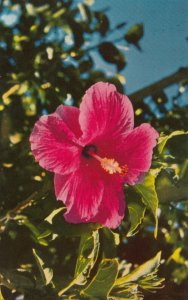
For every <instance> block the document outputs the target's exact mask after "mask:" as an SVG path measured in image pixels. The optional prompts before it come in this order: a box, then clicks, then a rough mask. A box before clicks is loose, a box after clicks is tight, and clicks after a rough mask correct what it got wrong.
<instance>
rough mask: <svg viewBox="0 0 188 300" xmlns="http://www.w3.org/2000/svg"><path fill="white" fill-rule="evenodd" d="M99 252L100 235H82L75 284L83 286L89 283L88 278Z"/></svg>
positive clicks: (94, 233)
mask: <svg viewBox="0 0 188 300" xmlns="http://www.w3.org/2000/svg"><path fill="white" fill-rule="evenodd" d="M98 252H99V233H98V231H97V230H96V231H94V232H93V234H92V235H91V234H87V235H82V237H81V241H80V247H79V253H78V259H77V262H76V269H75V276H74V277H75V279H74V281H75V283H76V284H79V285H82V284H85V283H86V282H87V277H88V276H89V273H90V271H91V269H92V268H93V266H94V264H95V262H96V259H97V256H98Z"/></svg>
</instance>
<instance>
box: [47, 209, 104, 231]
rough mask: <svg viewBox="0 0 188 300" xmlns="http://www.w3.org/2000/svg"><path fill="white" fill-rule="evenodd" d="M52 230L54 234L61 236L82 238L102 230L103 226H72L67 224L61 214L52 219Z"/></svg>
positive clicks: (93, 224) (83, 224) (91, 224)
mask: <svg viewBox="0 0 188 300" xmlns="http://www.w3.org/2000/svg"><path fill="white" fill-rule="evenodd" d="M52 226H53V227H52V228H53V230H54V233H56V234H58V235H59V236H81V235H82V234H87V233H90V234H92V232H93V231H95V230H97V229H99V228H101V225H99V224H95V223H88V224H85V223H82V224H70V223H67V222H66V221H65V220H64V218H63V216H62V215H61V214H56V215H55V216H54V217H53V219H52Z"/></svg>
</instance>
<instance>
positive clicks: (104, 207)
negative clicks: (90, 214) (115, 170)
mask: <svg viewBox="0 0 188 300" xmlns="http://www.w3.org/2000/svg"><path fill="white" fill-rule="evenodd" d="M124 214H125V197H124V192H123V185H122V182H120V181H119V180H117V179H116V178H113V180H112V178H111V179H110V180H109V182H108V181H106V183H105V188H104V193H103V198H102V202H101V205H100V207H99V212H98V214H97V215H96V217H95V218H94V219H93V220H92V222H97V223H99V224H102V225H104V226H106V227H109V228H117V227H118V226H119V225H120V224H121V221H122V219H123V218H124Z"/></svg>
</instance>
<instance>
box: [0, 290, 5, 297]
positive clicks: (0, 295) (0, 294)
mask: <svg viewBox="0 0 188 300" xmlns="http://www.w3.org/2000/svg"><path fill="white" fill-rule="evenodd" d="M0 300H5V299H4V297H3V295H2V293H1V288H0Z"/></svg>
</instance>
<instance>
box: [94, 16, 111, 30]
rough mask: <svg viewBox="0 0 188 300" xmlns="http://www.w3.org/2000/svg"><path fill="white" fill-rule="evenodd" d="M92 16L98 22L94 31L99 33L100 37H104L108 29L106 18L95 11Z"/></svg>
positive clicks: (108, 24) (108, 23)
mask: <svg viewBox="0 0 188 300" xmlns="http://www.w3.org/2000/svg"><path fill="white" fill-rule="evenodd" d="M94 15H95V18H96V19H97V21H98V22H97V25H96V28H95V30H96V31H99V32H100V34H101V35H102V36H105V35H106V33H107V32H108V30H109V29H110V22H109V20H108V17H107V16H106V15H105V14H104V13H103V12H101V11H96V12H95V14H94Z"/></svg>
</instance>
